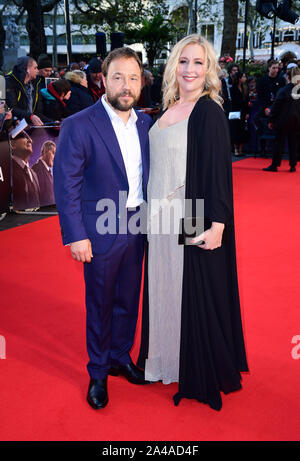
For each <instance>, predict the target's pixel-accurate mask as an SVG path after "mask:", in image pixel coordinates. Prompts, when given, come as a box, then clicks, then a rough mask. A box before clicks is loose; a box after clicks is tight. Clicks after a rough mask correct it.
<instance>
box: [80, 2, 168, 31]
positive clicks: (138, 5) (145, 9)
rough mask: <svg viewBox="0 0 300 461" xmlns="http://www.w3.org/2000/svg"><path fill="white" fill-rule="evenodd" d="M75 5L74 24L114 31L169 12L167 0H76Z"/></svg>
mask: <svg viewBox="0 0 300 461" xmlns="http://www.w3.org/2000/svg"><path fill="white" fill-rule="evenodd" d="M74 5H75V7H76V9H77V11H78V13H76V15H73V22H74V24H75V23H76V24H81V25H82V26H95V27H96V29H102V30H103V29H106V30H107V31H114V32H116V31H120V32H124V30H125V29H126V28H128V26H130V25H132V26H134V25H135V26H138V25H139V24H141V22H142V20H143V19H145V18H147V19H149V18H151V17H153V16H155V15H156V14H161V15H167V14H168V7H167V6H166V2H165V0H152V1H147V0H74Z"/></svg>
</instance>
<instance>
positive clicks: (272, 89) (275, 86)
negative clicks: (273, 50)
mask: <svg viewBox="0 0 300 461" xmlns="http://www.w3.org/2000/svg"><path fill="white" fill-rule="evenodd" d="M278 72H279V63H278V61H274V60H270V61H269V63H268V73H267V74H266V75H264V76H263V77H262V78H261V79H260V80H259V81H258V83H257V95H258V100H259V103H260V108H261V114H262V115H263V113H264V112H265V110H266V109H269V108H270V107H271V105H272V104H273V102H274V101H275V98H276V95H277V93H278V90H280V88H282V87H284V86H285V84H286V81H285V78H284V77H282V76H280V75H278Z"/></svg>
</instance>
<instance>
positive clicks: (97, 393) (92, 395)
mask: <svg viewBox="0 0 300 461" xmlns="http://www.w3.org/2000/svg"><path fill="white" fill-rule="evenodd" d="M87 401H88V403H89V404H90V405H91V407H93V408H94V409H95V410H100V409H101V408H104V407H105V406H106V405H107V403H108V394H107V377H106V378H105V379H91V380H90V384H89V389H88V394H87Z"/></svg>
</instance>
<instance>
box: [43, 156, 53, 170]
mask: <svg viewBox="0 0 300 461" xmlns="http://www.w3.org/2000/svg"><path fill="white" fill-rule="evenodd" d="M40 160H41V162H42V163H43V164H44V166H45V168H46V170H48V171H51V168H50V166H48V165H47V163H46V162H45V160H43V159H42V158H41V159H40Z"/></svg>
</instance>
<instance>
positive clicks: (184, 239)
mask: <svg viewBox="0 0 300 461" xmlns="http://www.w3.org/2000/svg"><path fill="white" fill-rule="evenodd" d="M205 227H206V228H207V229H208V227H210V226H205V222H204V218H203V217H202V218H182V219H181V220H180V224H179V235H178V245H202V244H203V243H204V241H203V240H201V241H200V242H197V243H191V240H192V239H193V238H195V237H197V236H198V235H200V234H202V232H204V230H205Z"/></svg>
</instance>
